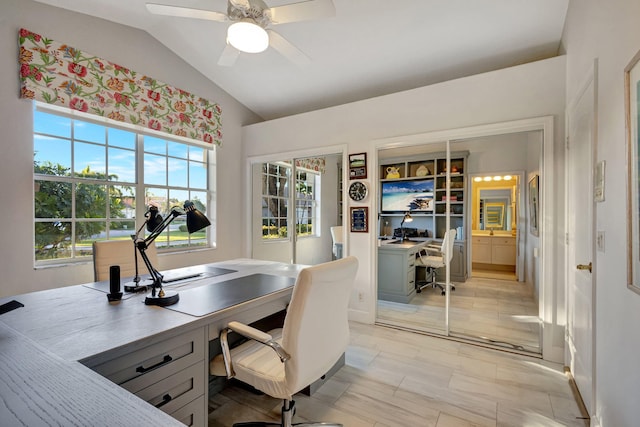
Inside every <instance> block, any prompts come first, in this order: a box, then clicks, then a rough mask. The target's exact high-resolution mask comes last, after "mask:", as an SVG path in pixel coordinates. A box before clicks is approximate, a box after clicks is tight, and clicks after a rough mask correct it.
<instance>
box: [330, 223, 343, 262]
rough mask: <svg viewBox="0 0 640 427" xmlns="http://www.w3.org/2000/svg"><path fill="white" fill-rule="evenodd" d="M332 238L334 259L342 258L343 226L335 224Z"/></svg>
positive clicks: (332, 229)
mask: <svg viewBox="0 0 640 427" xmlns="http://www.w3.org/2000/svg"><path fill="white" fill-rule="evenodd" d="M331 240H332V241H333V247H332V251H333V259H340V258H342V240H343V239H342V226H341V225H335V226H333V227H331Z"/></svg>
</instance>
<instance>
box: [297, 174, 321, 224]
mask: <svg viewBox="0 0 640 427" xmlns="http://www.w3.org/2000/svg"><path fill="white" fill-rule="evenodd" d="M316 179H319V175H318V174H315V173H311V172H304V171H301V170H300V169H296V234H297V235H298V236H312V235H315V234H316V233H315V229H314V227H315V224H316V216H317V213H316V205H317V203H316Z"/></svg>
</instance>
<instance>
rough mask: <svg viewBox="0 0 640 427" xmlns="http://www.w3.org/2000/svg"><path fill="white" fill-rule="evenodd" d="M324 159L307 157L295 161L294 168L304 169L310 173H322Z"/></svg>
mask: <svg viewBox="0 0 640 427" xmlns="http://www.w3.org/2000/svg"><path fill="white" fill-rule="evenodd" d="M325 163H326V162H325V158H324V157H308V158H306V159H296V167H298V168H305V169H309V170H312V171H316V172H320V173H324V170H325Z"/></svg>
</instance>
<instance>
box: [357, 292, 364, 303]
mask: <svg viewBox="0 0 640 427" xmlns="http://www.w3.org/2000/svg"><path fill="white" fill-rule="evenodd" d="M358 301H359V302H364V292H362V291H358Z"/></svg>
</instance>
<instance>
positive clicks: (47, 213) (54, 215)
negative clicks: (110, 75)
mask: <svg viewBox="0 0 640 427" xmlns="http://www.w3.org/2000/svg"><path fill="white" fill-rule="evenodd" d="M214 160H215V155H214V152H213V150H212V149H209V148H203V147H201V146H198V145H191V144H188V143H185V142H181V141H179V140H172V139H168V138H167V139H163V138H158V137H156V136H152V135H149V134H145V133H142V132H140V131H139V130H137V129H133V128H128V127H124V126H120V125H119V124H117V125H112V124H111V123H106V122H97V121H92V120H90V119H84V118H78V116H76V115H74V116H71V115H67V114H61V113H58V112H53V111H51V110H47V109H44V108H38V107H37V108H36V110H35V111H34V212H35V218H34V235H35V240H34V255H35V260H36V264H42V263H48V262H54V263H59V262H60V261H64V262H69V261H74V260H85V259H86V257H88V256H91V254H92V243H93V242H94V241H96V240H105V239H111V240H113V239H131V235H132V234H135V233H136V230H137V229H138V228H139V227H140V226H141V225H142V224H143V222H144V219H145V216H144V214H145V212H146V210H147V207H148V206H149V205H150V204H155V205H156V206H158V208H159V212H160V214H161V215H162V216H163V217H165V216H166V215H167V214H168V213H169V212H170V211H171V208H173V207H176V206H177V207H180V208H181V207H182V204H183V202H184V201H185V200H191V201H193V202H194V203H195V205H196V207H197V208H198V209H199V210H200V211H202V212H203V213H205V214H206V215H207V216H208V217H209V218H210V219H211V212H209V211H208V210H207V205H208V200H210V198H211V197H210V194H211V193H212V192H211V191H210V189H209V186H208V182H209V179H208V170H209V167H210V166H213V165H214V164H215V162H214ZM139 195H144V197H143V198H142V199H140V201H142V202H143V203H140V202H139V201H138V196H139ZM212 223H213V221H212ZM210 228H211V227H210ZM155 242H156V246H158V248H173V249H175V248H183V247H194V246H195V247H202V246H207V245H208V239H207V231H206V230H203V231H200V232H197V233H193V234H191V235H189V234H188V233H187V231H186V226H185V220H184V217H182V216H181V217H177V218H176V219H175V220H174V221H173V222H172V223H171V225H170V226H169V227H168V228H167V230H165V231H164V232H163V233H162V234H161V235H160V236H159V237H158V238H157V239H156V241H155Z"/></svg>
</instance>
